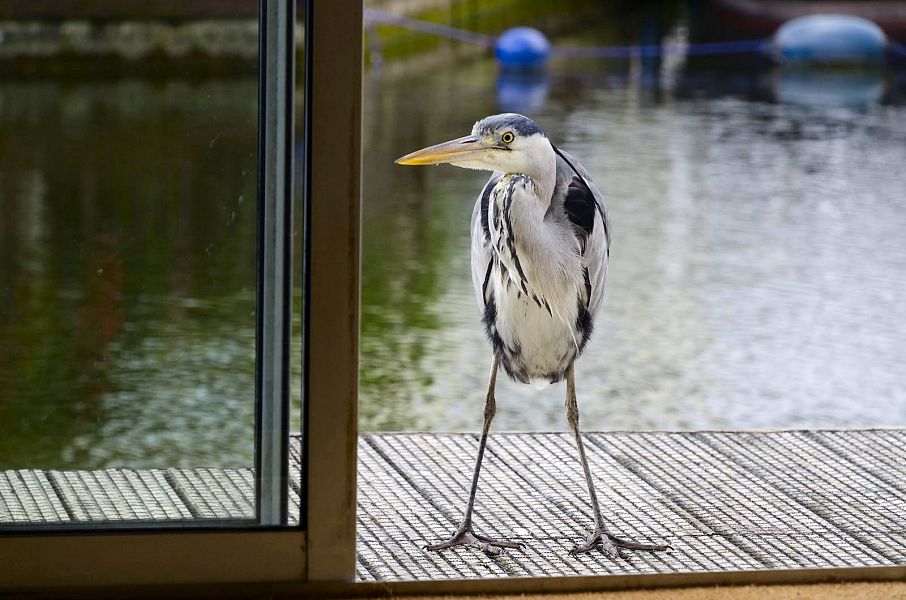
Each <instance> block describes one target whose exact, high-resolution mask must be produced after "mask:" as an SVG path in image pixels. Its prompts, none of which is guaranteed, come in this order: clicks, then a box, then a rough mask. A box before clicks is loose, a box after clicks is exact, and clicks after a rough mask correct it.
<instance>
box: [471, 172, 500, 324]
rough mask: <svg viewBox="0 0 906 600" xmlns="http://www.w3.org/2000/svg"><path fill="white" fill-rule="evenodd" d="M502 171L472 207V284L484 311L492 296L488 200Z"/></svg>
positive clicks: (480, 306)
mask: <svg viewBox="0 0 906 600" xmlns="http://www.w3.org/2000/svg"><path fill="white" fill-rule="evenodd" d="M500 177H501V173H497V172H495V173H494V174H493V175H491V178H490V179H489V180H488V182H487V183H486V184H485V186H484V189H482V190H481V195H480V196H478V201H477V202H475V208H474V209H472V261H471V262H472V286H473V287H474V288H475V299H476V300H478V307H479V308H480V309H481V311H482V313H484V308H485V306H486V305H487V303H488V301H489V300H490V298H491V294H492V293H493V290H492V289H491V288H492V286H491V284H490V283H491V267H492V265H493V256H494V255H493V250H492V248H491V231H490V229H489V228H488V202H489V201H490V198H491V192H492V191H493V190H494V186H495V185H496V184H497V182H498V181H499V180H500Z"/></svg>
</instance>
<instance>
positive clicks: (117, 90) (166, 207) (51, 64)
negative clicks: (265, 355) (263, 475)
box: [0, 2, 258, 526]
mask: <svg viewBox="0 0 906 600" xmlns="http://www.w3.org/2000/svg"><path fill="white" fill-rule="evenodd" d="M65 6H66V7H68V8H67V10H70V11H72V12H71V13H66V14H58V15H57V14H53V15H52V14H47V13H46V11H44V12H41V13H40V14H38V13H35V14H34V15H32V14H30V13H29V9H28V7H27V5H26V4H24V3H22V4H17V5H16V7H15V9H14V10H13V11H12V12H13V13H14V14H11V15H9V16H8V19H9V20H6V21H4V22H3V23H2V25H0V36H2V38H3V40H4V44H3V48H4V50H3V55H2V57H0V67H2V68H3V69H4V70H5V71H7V72H9V73H11V74H12V76H10V77H7V78H6V79H7V81H6V82H5V83H4V85H3V86H2V88H0V131H2V132H3V133H2V135H0V212H2V214H3V215H4V216H3V218H2V221H0V245H2V257H3V258H2V259H0V340H2V343H0V432H2V433H0V488H2V489H3V490H4V492H5V493H8V494H11V495H8V496H5V497H4V500H5V501H6V502H5V503H0V526H3V525H8V524H10V523H20V524H21V523H28V522H45V521H46V522H60V523H63V524H66V523H73V522H84V521H92V522H104V521H114V520H116V521H122V520H127V521H131V520H140V521H145V520H152V521H158V520H180V519H198V518H201V519H253V518H254V517H255V503H254V497H255V496H254V475H253V471H252V468H253V466H254V459H255V422H254V421H255V314H256V219H257V185H258V166H257V160H258V158H257V155H258V150H257V131H258V129H257V127H258V126H257V123H258V84H257V72H258V62H257V61H258V8H257V3H256V2H248V3H229V4H228V5H224V6H218V5H217V4H216V3H213V4H212V3H206V4H205V5H204V6H198V7H195V6H189V5H186V6H183V5H181V4H178V3H177V4H173V3H171V2H146V3H127V4H121V3H116V2H112V3H109V4H108V5H104V4H103V3H89V4H86V5H85V6H84V9H83V8H79V7H81V6H82V5H81V4H80V5H77V6H76V5H72V4H67V5H65ZM74 6H76V8H75V9H73V7H74ZM51 10H52V9H51ZM61 10H62V9H61ZM29 494H31V495H32V497H34V496H35V495H36V494H44V495H45V496H46V498H47V502H48V503H49V504H48V506H50V507H51V508H50V509H46V507H45V509H40V510H39V509H37V508H36V507H35V506H31V505H30V504H29V500H28V497H29ZM17 503H18V504H17ZM32 504H33V503H32ZM4 506H5V508H6V510H4V508H3V507H4Z"/></svg>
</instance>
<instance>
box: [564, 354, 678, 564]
mask: <svg viewBox="0 0 906 600" xmlns="http://www.w3.org/2000/svg"><path fill="white" fill-rule="evenodd" d="M574 364H575V363H572V364H570V365H569V368H568V369H567V370H566V420H567V422H569V430H570V431H572V434H573V437H574V438H575V440H576V447H577V448H578V450H579V460H580V461H581V462H582V470H583V471H585V482H586V484H588V495H589V497H590V498H591V508H592V511H593V512H594V519H595V530H594V531H593V532H592V533H591V534H590V535H589V536H588V538H587V539H586V540H585V543H584V544H582V545H581V546H575V547H574V548H573V549H572V550H571V551H570V554H579V553H582V552H590V551H591V550H594V549H595V548H597V547H598V546H601V547H603V549H604V551H605V552H607V553H608V554H610V555H611V556H613V557H614V558H616V557H619V556H621V554H620V549H621V548H623V549H626V550H647V551H651V552H653V551H658V550H667V549H669V548H670V547H669V546H666V545H656V544H640V543H638V542H631V541H629V540H624V539H621V538H618V537H616V536H615V535H612V534H610V533H608V532H607V530H606V529H604V519H602V518H601V507H600V505H599V504H598V495H597V494H596V493H595V484H594V481H593V480H592V477H591V469H590V468H589V467H588V458H586V456H585V444H584V442H583V441H582V434H581V433H580V431H579V405H578V403H577V402H576V375H575V370H574Z"/></svg>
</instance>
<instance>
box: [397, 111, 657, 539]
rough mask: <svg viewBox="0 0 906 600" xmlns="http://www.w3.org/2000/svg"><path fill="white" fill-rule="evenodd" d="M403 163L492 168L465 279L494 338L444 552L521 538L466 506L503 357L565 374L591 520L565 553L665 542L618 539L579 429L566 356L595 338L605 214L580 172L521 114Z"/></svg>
mask: <svg viewBox="0 0 906 600" xmlns="http://www.w3.org/2000/svg"><path fill="white" fill-rule="evenodd" d="M396 162H397V163H399V164H402V165H435V164H441V163H448V164H452V165H454V166H457V167H464V168H467V169H480V170H485V171H493V174H492V175H491V178H490V180H488V182H487V183H486V184H485V186H484V189H483V190H482V191H481V194H480V195H479V197H478V201H477V202H476V203H475V208H474V210H473V211H472V223H471V235H472V259H471V263H472V283H473V285H474V288H475V295H476V298H477V300H478V304H479V306H480V307H481V310H482V312H483V322H484V327H485V331H486V333H487V336H488V339H489V340H490V342H491V346H492V348H493V359H492V364H491V374H490V378H489V381H488V391H487V395H486V397H485V408H484V422H483V425H482V430H481V438H480V441H479V444H478V456H477V459H476V461H475V470H474V472H473V476H472V485H471V488H470V491H469V499H468V502H467V504H466V509H465V515H464V517H463V521H462V525H461V526H460V527H459V529H458V530H457V531H456V532H455V533H454V534H453V536H452V537H451V538H450V539H449V540H447V541H444V542H441V543H438V544H434V545H430V546H427V548H428V549H429V550H441V549H443V548H450V547H453V546H458V545H471V546H477V547H479V548H481V549H482V550H484V551H485V552H486V553H488V554H499V553H500V552H501V550H502V549H503V548H519V547H521V544H519V543H514V542H510V541H505V540H495V539H491V538H488V537H486V536H483V535H480V534H478V533H476V532H475V531H474V530H473V528H472V510H473V506H474V503H475V492H476V490H477V488H478V477H479V473H480V471H481V461H482V458H483V456H484V450H485V445H486V444H487V439H488V431H489V430H490V427H491V421H492V420H493V418H494V414H495V412H496V400H495V398H494V388H495V383H496V379H497V369H498V367H500V366H502V367H503V370H504V371H505V372H506V374H507V375H508V376H509V377H511V378H512V379H514V380H516V381H519V382H522V383H531V382H536V381H540V382H550V383H556V382H559V381H561V380H563V379H564V378H565V379H566V417H567V421H568V423H569V428H570V431H571V432H572V434H573V437H574V438H575V443H576V446H577V448H578V453H579V460H580V462H581V463H582V469H583V471H584V473H585V481H586V484H587V486H588V495H589V497H590V499H591V506H592V510H593V513H594V529H593V530H592V531H591V533H590V534H589V535H588V537H587V538H586V540H585V541H584V543H582V544H578V545H576V546H575V547H574V548H573V549H572V551H571V553H572V554H578V553H582V552H589V551H591V550H593V549H595V548H597V547H599V546H600V547H602V548H603V550H604V551H605V552H606V553H607V554H609V555H611V556H613V557H619V556H621V553H620V550H621V549H629V550H647V551H657V550H665V549H667V546H661V545H651V544H640V543H636V542H631V541H627V540H624V539H621V538H619V537H617V536H615V535H613V534H612V533H611V532H609V531H608V530H607V529H606V528H605V524H604V520H603V518H602V516H601V509H600V507H599V505H598V498H597V495H596V494H595V487H594V482H593V481H592V476H591V471H590V470H589V467H588V459H587V458H586V456H585V447H584V445H583V441H582V436H581V434H580V432H579V408H578V405H577V403H576V385H575V372H574V364H575V361H576V359H577V358H578V357H579V355H580V354H581V353H582V350H583V349H584V348H585V344H586V343H587V342H588V339H589V336H591V332H592V326H593V322H594V317H595V315H596V314H597V312H598V310H599V308H600V307H601V301H602V299H603V297H604V280H605V278H606V275H607V261H608V258H609V255H610V222H609V220H608V217H607V211H606V209H605V206H604V199H603V196H602V195H601V192H600V191H599V190H598V188H597V187H596V186H595V184H594V183H593V182H592V181H591V177H590V176H589V173H588V171H587V170H586V169H585V167H583V166H582V165H581V164H580V163H579V161H577V160H576V159H575V158H573V157H572V156H571V155H570V154H568V153H567V152H565V151H563V150H560V149H559V148H557V147H556V146H554V145H553V144H552V143H551V142H550V140H549V139H548V138H547V136H546V135H545V134H544V132H543V131H542V130H541V128H540V127H538V125H537V124H535V122H534V121H532V120H531V119H529V118H528V117H525V116H522V115H518V114H514V113H505V114H500V115H493V116H490V117H486V118H484V119H482V120H480V121H478V122H477V123H475V125H474V127H473V128H472V133H471V134H469V135H467V136H465V137H461V138H459V139H455V140H451V141H449V142H444V143H441V144H437V145H434V146H430V147H428V148H424V149H422V150H417V151H415V152H412V153H410V154H407V155H406V156H403V157H402V158H399V159H397V161H396Z"/></svg>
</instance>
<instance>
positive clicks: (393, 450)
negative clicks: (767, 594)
mask: <svg viewBox="0 0 906 600" xmlns="http://www.w3.org/2000/svg"><path fill="white" fill-rule="evenodd" d="M476 446H477V437H476V436H473V435H468V434H409V433H406V434H373V435H366V436H363V437H362V438H361V439H360V442H359V502H358V557H359V558H358V565H357V575H358V578H359V579H360V580H363V581H374V580H385V581H390V580H409V579H446V578H455V579H459V578H464V577H465V578H471V577H512V576H537V575H597V574H617V573H619V574H627V573H663V572H689V571H725V570H734V571H735V570H757V569H778V568H779V569H782V568H820V567H855V566H860V567H861V566H878V565H902V564H906V430H855V431H786V432H771V433H738V432H727V433H712V432H704V433H595V434H589V435H588V436H587V449H588V452H589V461H590V463H591V468H592V470H593V472H594V474H595V477H596V480H597V485H598V494H599V496H600V500H601V505H602V510H603V511H604V514H605V519H606V520H608V521H609V524H610V528H611V530H612V531H613V532H615V533H618V534H620V535H623V536H625V537H629V538H632V539H636V540H638V541H652V542H661V541H666V542H667V543H669V544H670V545H671V546H672V548H673V550H672V551H670V552H664V553H641V552H639V553H633V554H630V555H629V556H628V557H627V558H626V559H625V560H621V561H613V560H610V559H608V558H607V557H606V556H605V555H604V554H603V553H592V554H589V555H583V556H579V557H571V556H569V555H568V551H569V549H570V548H571V547H572V544H573V543H574V542H575V541H577V540H579V539H580V538H581V537H583V536H584V534H585V532H586V530H587V528H588V527H589V526H590V525H591V513H590V511H589V508H588V502H587V497H586V492H585V484H584V481H583V479H582V475H581V471H580V469H579V465H578V461H577V460H576V457H575V449H574V447H573V446H572V444H571V442H570V439H569V437H568V436H567V435H565V434H522V433H520V434H515V433H512V434H497V435H492V437H491V441H490V443H489V445H488V454H487V455H486V460H485V467H484V470H483V472H482V479H481V484H480V487H479V492H478V499H477V502H476V515H475V527H476V530H478V531H480V532H483V533H486V534H489V535H491V536H493V537H506V538H511V539H515V540H518V541H523V542H525V544H526V547H525V549H524V550H518V551H516V550H514V551H511V552H508V553H506V554H504V555H503V556H500V557H496V558H491V557H487V556H485V555H484V554H482V553H481V552H480V551H478V550H475V549H469V548H457V549H454V550H447V551H444V552H440V553H428V552H425V551H424V550H423V549H422V547H423V546H424V545H425V544H426V543H429V542H434V541H438V540H440V539H442V538H445V537H447V536H449V534H451V533H452V532H453V530H454V529H455V528H456V526H457V525H458V523H459V519H460V516H461V510H462V505H463V503H464V500H465V495H466V493H467V488H468V484H469V478H470V476H471V469H472V461H473V459H474V454H475V449H476ZM291 458H292V460H293V463H294V465H296V467H295V468H294V469H293V471H294V472H297V470H298V463H299V444H298V438H294V439H293V444H292V447H291ZM253 492H254V480H253V476H252V473H251V472H250V471H249V470H241V469H193V470H187V469H166V470H121V469H116V470H104V471H75V472H59V471H47V472H44V471H33V470H27V471H6V472H2V473H0V525H11V526H16V525H17V524H18V525H24V524H26V523H34V522H39V523H53V524H57V525H62V524H65V523H67V522H82V523H84V522H93V521H118V522H124V523H125V522H129V521H133V522H134V521H136V520H147V519H158V520H159V519H165V520H171V519H172V520H185V519H206V518H216V519H248V518H251V517H252V515H253V498H254V493H253ZM299 506H300V504H299V481H298V477H294V478H293V480H292V482H291V493H290V507H291V512H292V513H294V514H296V515H298V508H299Z"/></svg>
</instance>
